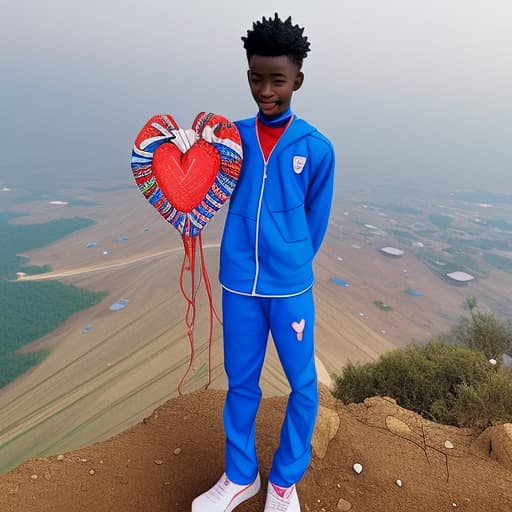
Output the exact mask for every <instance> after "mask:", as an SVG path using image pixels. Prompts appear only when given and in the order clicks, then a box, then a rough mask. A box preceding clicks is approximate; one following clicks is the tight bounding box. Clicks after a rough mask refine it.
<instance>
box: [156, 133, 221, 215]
mask: <svg viewBox="0 0 512 512" xmlns="http://www.w3.org/2000/svg"><path fill="white" fill-rule="evenodd" d="M219 166H220V156H219V152H218V151H217V150H216V149H215V148H214V147H213V146H212V145H211V144H208V143H207V142H205V141H204V140H198V141H197V142H196V143H195V144H194V145H193V146H192V147H191V148H190V149H189V150H188V151H187V152H186V153H181V151H180V150H179V149H178V148H177V147H176V146H175V145H174V144H171V143H166V144H162V145H161V146H159V147H158V148H157V149H156V150H155V153H154V155H153V174H154V176H155V178H156V181H157V183H158V186H159V187H160V190H161V191H162V192H163V194H164V195H165V196H166V197H167V199H168V200H169V201H170V202H171V204H172V205H173V206H174V207H175V208H176V209H177V210H180V211H182V212H186V213H188V212H190V211H192V210H193V209H194V208H195V207H196V206H197V205H198V204H199V203H200V202H201V200H202V199H203V198H204V197H205V195H206V193H207V192H208V190H209V189H210V187H211V186H212V184H213V182H214V181H215V177H216V176H217V173H218V171H219Z"/></svg>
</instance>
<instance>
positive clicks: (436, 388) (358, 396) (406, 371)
mask: <svg viewBox="0 0 512 512" xmlns="http://www.w3.org/2000/svg"><path fill="white" fill-rule="evenodd" d="M511 390H512V374H511V373H510V372H509V371H507V370H505V369H503V368H500V367H493V366H492V365H490V364H489V362H488V360H487V359H486V357H485V356H484V355H483V354H482V353H480V352H476V351H474V350H471V349H469V348H468V347H466V346H464V345H462V344H456V345H450V344H446V343H443V342H441V341H439V340H432V341H430V342H429V343H427V344H426V345H409V346H407V347H405V348H403V349H397V350H393V351H391V352H387V353H385V354H383V355H382V356H380V358H379V359H378V360H377V361H376V362H374V363H367V364H364V365H354V364H352V363H349V364H348V365H347V366H346V367H345V368H344V369H343V371H342V373H341V375H340V376H337V377H336V378H335V390H334V395H335V396H336V397H337V398H338V399H340V400H342V401H343V402H345V403H348V402H361V401H363V400H364V399H365V398H368V397H371V396H375V395H380V396H389V397H392V398H394V399H395V400H396V401H397V403H398V404H399V405H400V406H401V407H404V408H406V409H409V410H412V411H415V412H418V413H419V414H421V415H422V416H424V417H426V418H429V419H433V420H434V421H438V422H440V423H444V424H449V425H459V426H462V425H463V426H474V427H482V426H484V425H490V424H495V423H499V422H501V421H503V419H504V418H510V417H512V398H510V397H512V391H511ZM505 393H508V394H507V395H506V397H505V396H504V394H505ZM489 401H492V403H489Z"/></svg>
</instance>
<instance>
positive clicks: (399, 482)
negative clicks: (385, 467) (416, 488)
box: [395, 479, 402, 487]
mask: <svg viewBox="0 0 512 512" xmlns="http://www.w3.org/2000/svg"><path fill="white" fill-rule="evenodd" d="M395 483H396V485H398V487H402V480H400V479H398V480H397V481H396V482H395Z"/></svg>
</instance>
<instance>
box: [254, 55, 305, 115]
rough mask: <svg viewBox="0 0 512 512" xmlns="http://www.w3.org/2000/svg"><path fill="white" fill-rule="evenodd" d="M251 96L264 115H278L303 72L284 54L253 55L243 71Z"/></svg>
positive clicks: (300, 81) (298, 83)
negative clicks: (245, 71)
mask: <svg viewBox="0 0 512 512" xmlns="http://www.w3.org/2000/svg"><path fill="white" fill-rule="evenodd" d="M247 78H248V79H249V86H250V88H251V93H252V97H253V98H254V101H256V103H257V105H258V107H259V109H260V111H261V112H262V114H264V115H265V116H267V117H278V116H279V115H281V114H282V113H283V112H286V110H288V107H289V106H290V101H291V99H292V94H293V92H294V91H296V90H297V89H299V88H300V86H301V85H302V82H303V81H304V74H303V73H302V72H301V70H300V67H299V65H298V64H296V63H295V62H293V61H292V60H291V59H290V58H289V57H288V56H286V55H280V56H278V57H264V56H262V55H253V56H252V57H251V58H250V59H249V70H248V71H247Z"/></svg>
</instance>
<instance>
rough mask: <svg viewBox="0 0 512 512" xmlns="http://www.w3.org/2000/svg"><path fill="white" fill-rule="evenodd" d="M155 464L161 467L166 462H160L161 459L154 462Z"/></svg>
mask: <svg viewBox="0 0 512 512" xmlns="http://www.w3.org/2000/svg"><path fill="white" fill-rule="evenodd" d="M153 462H154V463H155V464H156V465H157V466H161V465H162V464H163V463H164V461H163V460H160V459H157V460H154V461H153Z"/></svg>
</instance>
